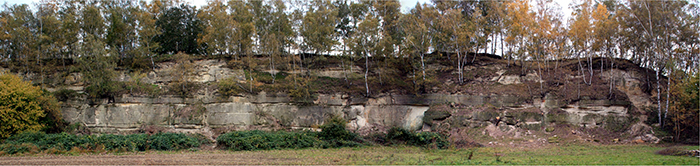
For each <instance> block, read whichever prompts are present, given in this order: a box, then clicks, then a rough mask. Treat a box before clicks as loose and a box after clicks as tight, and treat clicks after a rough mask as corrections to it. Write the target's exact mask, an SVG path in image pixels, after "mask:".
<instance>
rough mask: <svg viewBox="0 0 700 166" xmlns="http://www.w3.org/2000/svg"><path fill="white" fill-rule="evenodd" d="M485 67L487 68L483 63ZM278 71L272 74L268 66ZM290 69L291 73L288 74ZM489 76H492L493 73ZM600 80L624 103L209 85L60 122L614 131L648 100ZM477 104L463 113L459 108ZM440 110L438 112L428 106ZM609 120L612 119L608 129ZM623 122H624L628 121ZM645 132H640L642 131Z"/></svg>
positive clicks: (203, 79) (210, 76)
mask: <svg viewBox="0 0 700 166" xmlns="http://www.w3.org/2000/svg"><path fill="white" fill-rule="evenodd" d="M194 64H195V71H196V74H195V75H194V76H193V78H192V80H193V81H195V82H200V83H204V84H212V83H215V82H216V81H219V80H221V79H225V78H234V79H235V80H238V81H244V80H245V78H244V77H245V75H244V73H243V71H242V70H232V69H229V68H226V67H225V65H226V63H225V62H224V61H220V60H202V61H195V63H194ZM175 65H176V64H174V63H172V62H165V63H160V64H158V67H157V68H156V70H155V71H153V72H150V73H145V75H146V76H145V77H144V78H141V80H142V81H143V82H144V83H151V84H155V85H158V86H165V85H167V84H169V83H170V82H172V79H173V74H175V73H176V72H173V71H172V70H173V67H174V66H175ZM486 67H488V66H486ZM358 69H360V68H357V67H355V68H354V72H353V71H350V70H349V69H345V70H347V71H349V73H345V72H343V71H342V69H324V70H322V71H312V72H311V73H316V75H318V76H327V77H333V78H343V77H345V74H348V76H349V77H352V76H353V74H357V73H355V72H357V71H360V70H358ZM489 70H490V71H494V72H495V75H494V74H493V73H492V74H490V75H489V76H487V77H485V78H479V80H481V81H491V82H492V83H500V84H503V85H508V84H521V83H522V82H539V81H541V80H540V78H539V76H538V75H537V73H535V72H529V73H528V74H526V75H524V76H518V75H505V74H504V73H505V70H502V67H498V66H495V67H490V69H489ZM270 72H273V73H274V72H277V71H270ZM292 73H293V72H292ZM494 76H495V77H494ZM80 77H81V75H80V74H78V73H72V74H70V75H69V76H68V78H67V79H66V81H65V83H66V84H67V85H69V86H67V87H73V88H70V89H74V90H76V91H82V90H83V89H82V87H83V86H84V85H83V84H82V83H81V82H80ZM131 77H132V76H131V75H128V74H121V75H120V76H119V78H118V81H131V80H132V78H131ZM603 77H604V78H605V79H608V80H613V82H614V85H615V87H616V88H617V89H618V90H620V91H622V92H624V93H625V94H627V96H628V97H629V99H630V100H629V101H608V100H582V101H577V102H574V103H566V102H564V101H562V100H560V99H558V98H557V97H556V96H554V95H551V94H546V95H545V96H544V97H543V98H522V97H517V96H508V95H498V94H478V95H475V94H471V95H470V94H460V93H458V94H445V93H433V94H423V95H420V96H418V95H397V94H378V95H376V96H375V97H374V98H365V97H353V96H349V95H347V94H316V95H315V96H317V98H316V99H315V100H313V101H312V102H311V103H304V104H299V103H294V102H293V100H292V98H291V97H289V95H288V94H285V93H274V94H273V93H266V92H260V93H258V94H255V95H244V96H232V97H229V98H227V99H221V97H219V96H214V94H216V93H215V92H212V91H213V90H211V91H210V90H204V91H206V92H202V93H197V94H195V95H194V96H193V97H192V98H180V97H175V96H158V97H145V96H130V95H124V96H121V97H118V98H116V99H115V100H114V101H113V102H112V103H108V102H106V101H105V102H102V103H100V104H97V105H89V104H87V103H88V102H86V100H85V99H76V100H70V101H67V102H64V103H63V111H62V112H63V115H64V119H66V121H68V122H70V123H81V124H85V125H86V126H88V127H89V128H92V129H93V130H95V131H97V132H128V131H133V130H136V129H137V128H139V127H140V126H143V125H156V126H163V127H168V128H173V129H176V130H178V129H183V130H184V129H207V128H217V127H235V128H240V129H246V128H251V127H255V128H265V127H270V126H275V125H278V126H282V127H289V128H318V127H319V126H321V125H323V124H324V122H325V120H326V119H328V118H329V117H332V116H340V117H343V118H345V119H346V120H348V124H347V127H348V128H349V129H353V130H358V131H377V130H385V129H388V128H389V127H402V128H405V129H408V130H426V131H431V130H433V131H434V130H437V128H439V127H444V126H453V127H454V126H461V127H486V126H489V125H493V126H495V127H497V128H500V129H503V130H506V129H512V128H522V129H527V130H542V129H543V128H544V127H546V126H547V125H550V124H562V123H566V124H571V125H575V126H585V127H611V128H619V127H620V125H623V127H625V126H624V122H626V121H627V120H628V119H630V116H631V115H630V114H629V113H628V111H629V110H630V108H631V107H632V106H635V107H637V108H639V107H641V106H649V105H651V104H652V103H651V102H650V100H649V97H648V95H646V93H644V92H642V89H641V88H640V87H641V86H642V84H641V81H640V80H639V79H638V78H639V77H640V76H639V74H635V73H634V72H626V71H621V70H612V71H606V72H605V73H603ZM477 107H478V108H487V109H475V110H471V111H466V112H464V111H463V112H460V111H461V110H466V109H471V108H477ZM435 108H440V109H443V110H442V111H439V112H436V111H435V110H434V109H435ZM426 118H427V119H426ZM612 124H615V125H614V126H613V125H612ZM627 127H629V126H627ZM645 134H646V133H645Z"/></svg>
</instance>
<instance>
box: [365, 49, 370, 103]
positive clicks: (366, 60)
mask: <svg viewBox="0 0 700 166" xmlns="http://www.w3.org/2000/svg"><path fill="white" fill-rule="evenodd" d="M368 52H369V51H367V49H366V48H365V89H366V90H367V93H366V96H368V97H369V95H370V93H369V83H368V81H367V75H368V74H369V56H367V53H368Z"/></svg>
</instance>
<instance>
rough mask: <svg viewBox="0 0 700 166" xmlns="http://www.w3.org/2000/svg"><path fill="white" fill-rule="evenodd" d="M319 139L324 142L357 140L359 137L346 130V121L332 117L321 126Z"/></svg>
mask: <svg viewBox="0 0 700 166" xmlns="http://www.w3.org/2000/svg"><path fill="white" fill-rule="evenodd" d="M318 137H319V138H320V139H322V140H344V141H348V140H355V139H356V138H357V135H356V134H355V133H352V132H350V131H348V130H347V129H345V120H344V119H342V118H340V117H337V116H336V117H332V118H330V119H329V120H328V122H326V124H324V125H323V126H321V132H320V133H319V134H318Z"/></svg>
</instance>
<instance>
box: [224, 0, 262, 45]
mask: <svg viewBox="0 0 700 166" xmlns="http://www.w3.org/2000/svg"><path fill="white" fill-rule="evenodd" d="M228 7H229V10H230V12H229V13H231V17H232V18H233V26H234V27H233V30H234V36H233V38H232V40H233V43H232V46H233V47H232V50H233V51H236V52H235V54H239V55H250V54H252V50H251V48H252V47H253V35H254V34H255V33H256V32H255V24H254V22H253V13H252V12H251V10H250V8H251V7H250V4H248V3H245V2H243V1H228Z"/></svg>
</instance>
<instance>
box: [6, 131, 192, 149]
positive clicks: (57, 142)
mask: <svg viewBox="0 0 700 166" xmlns="http://www.w3.org/2000/svg"><path fill="white" fill-rule="evenodd" d="M30 145H31V146H30ZM200 145H201V140H200V139H198V138H195V137H192V136H189V135H186V134H177V133H158V134H155V135H151V136H149V135H148V134H132V135H113V134H106V135H102V136H94V135H84V136H77V135H73V134H68V133H60V134H45V133H43V132H24V133H20V134H17V135H14V136H12V137H10V138H8V139H7V140H5V142H4V144H2V145H0V153H5V154H16V153H24V152H31V153H36V152H39V151H42V150H43V151H47V152H50V153H59V152H65V151H72V150H74V149H78V151H81V150H93V151H95V150H97V151H99V150H102V149H104V150H108V151H145V150H149V149H153V150H180V149H188V148H193V147H199V146H200ZM33 148H34V149H36V150H32V149H33Z"/></svg>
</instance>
